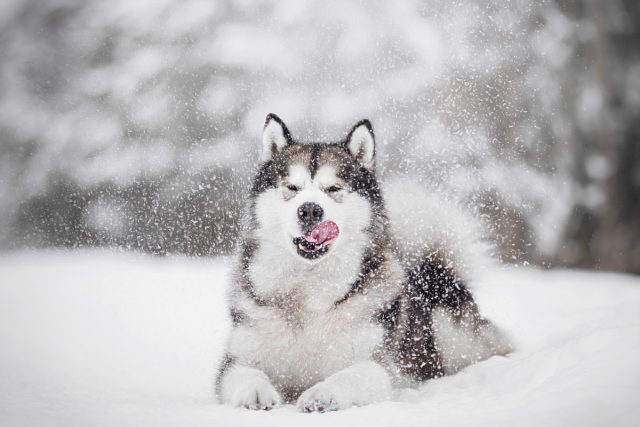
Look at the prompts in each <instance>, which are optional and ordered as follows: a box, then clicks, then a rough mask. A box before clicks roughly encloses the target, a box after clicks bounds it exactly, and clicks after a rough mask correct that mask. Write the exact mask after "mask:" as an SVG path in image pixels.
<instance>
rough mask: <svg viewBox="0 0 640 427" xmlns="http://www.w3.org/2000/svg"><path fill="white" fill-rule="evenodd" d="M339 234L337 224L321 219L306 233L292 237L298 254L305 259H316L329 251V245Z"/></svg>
mask: <svg viewBox="0 0 640 427" xmlns="http://www.w3.org/2000/svg"><path fill="white" fill-rule="evenodd" d="M339 235H340V228H338V224H336V223H335V222H333V221H323V222H321V223H320V224H318V225H316V226H315V227H313V229H312V230H311V231H310V232H308V233H307V234H305V235H303V236H300V237H296V238H294V239H293V244H294V245H295V247H296V249H297V251H298V255H300V256H301V257H303V258H306V259H316V258H319V257H321V256H322V255H324V254H326V253H327V252H328V251H329V247H330V245H331V244H332V243H333V242H335V241H336V239H337V238H338V236H339Z"/></svg>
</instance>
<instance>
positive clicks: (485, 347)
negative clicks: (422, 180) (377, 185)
mask: <svg viewBox="0 0 640 427" xmlns="http://www.w3.org/2000/svg"><path fill="white" fill-rule="evenodd" d="M385 192H386V200H387V209H388V215H389V219H390V227H391V232H392V234H393V236H394V238H395V246H396V248H395V249H396V251H397V252H398V254H399V256H400V258H401V260H402V262H403V264H404V268H405V270H406V271H407V273H408V275H407V276H408V289H409V291H410V292H413V293H414V295H413V296H412V298H410V300H411V304H415V307H414V312H415V313H419V312H420V311H421V309H422V307H421V305H423V304H424V301H426V300H428V301H430V303H431V310H432V311H431V314H430V319H429V324H430V325H431V328H432V330H431V332H432V333H433V344H434V345H435V347H434V348H437V349H438V353H439V356H440V364H441V368H442V369H443V370H444V373H446V374H450V373H454V372H456V371H458V370H459V369H461V368H463V367H465V366H467V365H469V364H470V363H473V362H477V361H480V360H484V359H486V358H488V357H491V356H494V355H506V354H507V353H509V352H511V351H512V350H513V345H512V344H511V340H510V338H509V337H508V336H507V335H505V334H504V332H503V331H502V330H501V329H499V328H498V327H497V326H495V325H494V324H493V323H492V322H490V321H489V320H487V319H485V318H483V317H482V315H481V314H480V311H479V309H478V307H477V305H476V303H475V301H474V298H473V297H472V295H471V293H470V292H469V291H468V290H467V289H469V288H470V289H472V288H473V285H474V283H475V282H476V281H479V280H482V276H483V275H485V274H488V273H490V272H491V270H492V268H493V267H497V263H496V262H495V261H494V260H493V258H492V257H491V250H492V246H491V245H490V244H489V243H488V241H487V240H486V238H485V235H484V234H483V228H482V223H481V222H480V220H479V219H478V218H476V217H474V216H473V214H472V212H470V211H467V210H465V209H463V208H462V207H461V205H460V204H459V203H456V202H455V201H453V200H451V199H448V198H447V197H446V195H444V194H442V193H439V192H437V191H427V190H426V189H425V188H424V187H422V186H420V185H419V184H416V183H412V182H411V181H409V180H407V179H401V178H395V179H392V180H390V181H389V182H388V185H387V186H386V187H385ZM431 283H433V284H434V286H433V287H431V286H430V285H429V284H431ZM414 317H419V316H414ZM418 323H419V322H418Z"/></svg>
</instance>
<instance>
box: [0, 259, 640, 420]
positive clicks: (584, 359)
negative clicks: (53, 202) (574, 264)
mask: <svg viewBox="0 0 640 427" xmlns="http://www.w3.org/2000/svg"><path fill="white" fill-rule="evenodd" d="M231 263H232V260H231V259H226V258H220V259H213V260H212V259H198V260H196V259H187V258H157V257H150V256H143V255H134V254H129V253H114V252H107V251H82V252H29V253H18V254H6V255H4V256H2V257H0V425H2V426H31V425H64V426H75V425H78V426H85V425H93V426H102V425H108V426H129V425H130V426H140V425H153V426H183V425H189V426H200V425H203V426H218V425H220V426H236V425H238V426H239V425H261V426H270V425H274V426H275V425H277V426H290V425H300V424H302V423H304V425H309V426H314V425H326V424H328V423H330V424H331V425H334V426H336V425H367V426H376V425H388V424H393V425H409V424H411V425H417V424H420V425H438V426H449V425H469V424H471V423H473V424H474V425H494V426H495V425H498V426H499V425H519V426H522V425H524V426H526V425H558V426H566V425H585V426H589V425H639V424H640V405H639V404H640V367H639V365H638V363H637V358H638V354H639V351H640V279H639V278H637V277H633V276H627V275H622V274H611V273H593V272H581V271H557V270H556V271H541V270H535V269H529V268H501V269H497V270H496V271H495V272H494V273H493V274H489V275H487V277H488V279H487V280H483V282H481V283H477V284H476V285H475V286H474V291H475V294H476V297H477V299H478V302H479V304H480V307H481V309H482V311H483V312H484V313H485V314H486V315H487V317H490V318H491V319H493V320H494V321H495V322H497V323H498V324H499V325H501V326H502V327H503V328H505V330H506V331H508V333H509V334H510V335H511V337H512V339H513V341H514V343H515V345H516V346H517V351H516V352H514V353H513V354H512V355H510V356H509V357H508V358H500V357H495V358H492V359H490V360H488V361H485V362H483V363H480V364H477V365H474V366H471V367H469V368H467V369H465V370H464V371H462V372H461V373H459V374H457V375H455V376H451V377H446V378H442V379H438V380H434V381H430V382H428V383H426V384H425V385H424V386H423V387H421V388H420V389H418V390H412V389H406V390H399V391H398V392H397V393H396V395H395V396H394V398H393V399H392V400H391V401H388V402H384V403H380V404H376V405H371V406H368V407H362V408H352V409H348V410H345V411H342V412H336V413H328V414H301V413H298V412H296V410H295V408H294V407H293V406H291V405H289V406H285V407H282V408H278V409H276V410H274V411H271V412H251V411H247V410H241V409H235V408H231V407H227V406H221V405H217V404H216V403H215V401H214V398H213V395H212V382H213V378H214V376H215V370H216V364H217V361H218V360H219V358H220V357H221V352H222V347H223V343H224V341H225V336H226V334H227V331H228V328H229V320H228V319H227V315H226V308H225V302H224V288H225V282H226V279H227V277H228V274H229V267H230V265H231ZM274 357H277V355H274Z"/></svg>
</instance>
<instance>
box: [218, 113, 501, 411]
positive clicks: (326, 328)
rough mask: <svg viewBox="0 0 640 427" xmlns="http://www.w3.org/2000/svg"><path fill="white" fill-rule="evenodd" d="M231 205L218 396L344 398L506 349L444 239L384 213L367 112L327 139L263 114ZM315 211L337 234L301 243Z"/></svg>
mask: <svg viewBox="0 0 640 427" xmlns="http://www.w3.org/2000/svg"><path fill="white" fill-rule="evenodd" d="M396 191H400V192H401V191H402V188H398V189H397V190H396ZM416 203H417V204H416V205H415V206H417V207H418V208H420V206H421V205H420V202H419V201H416ZM414 211H415V210H414ZM245 215H246V217H245V219H244V225H243V234H242V240H241V245H240V250H239V256H238V259H237V264H236V266H235V269H234V275H233V280H232V284H231V288H230V293H229V304H230V305H229V306H230V311H231V313H230V314H231V317H232V319H233V328H232V330H231V333H230V337H229V341H228V343H227V348H226V356H225V358H224V360H223V362H222V364H221V366H220V369H219V374H218V377H217V379H216V392H217V395H218V398H219V400H220V401H221V402H223V403H227V404H231V405H233V406H239V407H246V408H250V409H271V408H273V407H274V406H276V405H279V404H281V403H287V402H297V406H298V408H299V409H300V410H301V411H303V412H312V411H318V412H323V411H327V410H337V409H344V408H348V407H350V406H353V405H366V404H369V403H372V402H376V401H380V400H384V399H387V398H389V397H390V394H391V391H392V387H393V386H406V385H416V384H419V383H420V382H422V381H425V380H427V379H430V378H437V377H440V376H442V375H445V374H450V373H454V372H456V371H457V370H459V369H461V368H463V367H464V366H467V365H469V364H471V363H473V362H476V361H480V360H483V359H486V358H488V357H490V356H493V355H504V354H506V353H507V352H508V351H509V345H508V344H507V342H506V340H505V339H504V337H503V336H502V334H501V333H500V332H499V331H498V330H497V328H496V327H495V326H494V325H492V324H491V323H490V322H489V321H488V320H486V319H484V318H483V317H482V316H481V315H480V314H479V311H478V308H477V306H476V303H475V302H474V299H473V297H472V295H471V293H470V292H469V290H468V288H467V286H466V285H465V282H466V281H468V280H469V279H470V277H469V274H467V273H468V271H464V273H465V274H461V273H459V272H458V271H457V270H456V268H455V262H456V261H457V260H456V259H455V255H454V256H453V257H452V252H451V250H449V248H448V247H447V246H446V244H447V242H446V239H438V240H437V241H435V240H434V241H421V240H420V239H417V240H418V244H419V245H420V248H418V249H416V244H413V245H412V244H411V243H410V242H409V241H410V240H416V239H412V238H411V232H410V231H404V230H405V229H406V228H407V227H410V226H411V224H406V225H404V226H402V227H396V228H395V229H394V228H393V227H392V225H391V224H390V221H389V219H388V214H387V210H386V208H385V204H384V201H383V197H382V191H381V188H380V186H379V184H378V181H377V179H376V176H375V139H374V134H373V130H372V127H371V124H370V123H369V121H367V120H363V121H361V122H359V123H357V124H356V125H355V126H354V127H353V129H351V131H350V132H349V133H348V135H347V137H346V138H345V139H344V140H343V141H341V142H338V143H301V142H298V141H295V140H294V139H293V138H292V136H291V134H290V132H289V130H288V129H287V127H286V125H285V124H284V123H283V122H282V120H281V119H280V118H278V117H277V116H276V115H273V114H270V115H268V116H267V120H266V123H265V127H264V132H263V139H262V156H261V164H260V166H259V170H258V173H257V175H256V177H255V180H254V183H253V188H252V191H251V196H250V200H249V204H248V207H247V209H246V213H245ZM396 216H398V217H400V218H401V217H402V212H397V213H396ZM428 216H429V213H428V212H424V217H426V218H428ZM325 220H330V221H333V222H334V223H336V224H337V225H338V226H339V229H340V233H339V236H338V238H337V239H336V240H335V241H334V242H332V243H330V244H328V245H326V246H324V245H318V246H313V245H311V247H309V244H308V243H306V241H305V240H303V239H302V237H301V236H304V235H306V234H307V233H309V232H310V230H311V229H312V228H313V227H314V226H316V225H317V224H319V223H320V222H321V221H325ZM399 223H401V222H399ZM420 227H425V225H424V224H423V225H419V226H418V228H420ZM417 231H418V232H421V230H417ZM422 231H424V230H422ZM446 234H447V233H444V234H443V235H446ZM428 235H429V236H431V235H434V236H437V235H438V233H437V232H436V233H428ZM422 236H423V237H424V236H425V234H424V233H422ZM469 243H470V244H471V242H469ZM305 245H306V246H305ZM472 255H473V254H472ZM478 256H480V255H479V254H478ZM463 270H464V269H463ZM463 270H461V271H463Z"/></svg>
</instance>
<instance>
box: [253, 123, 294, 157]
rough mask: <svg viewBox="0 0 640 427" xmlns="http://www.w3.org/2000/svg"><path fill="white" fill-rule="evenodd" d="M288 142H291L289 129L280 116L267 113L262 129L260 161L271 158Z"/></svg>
mask: <svg viewBox="0 0 640 427" xmlns="http://www.w3.org/2000/svg"><path fill="white" fill-rule="evenodd" d="M288 144H293V141H292V140H291V134H290V133H289V129H287V126H286V125H285V124H284V122H283V121H282V119H280V117H278V116H276V115H275V114H268V115H267V118H266V120H265V122H264V130H263V131H262V156H261V161H263V162H266V161H267V160H271V159H272V158H273V156H275V155H276V154H277V153H279V152H280V151H281V150H282V149H283V148H284V147H285V146H286V145H288Z"/></svg>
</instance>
